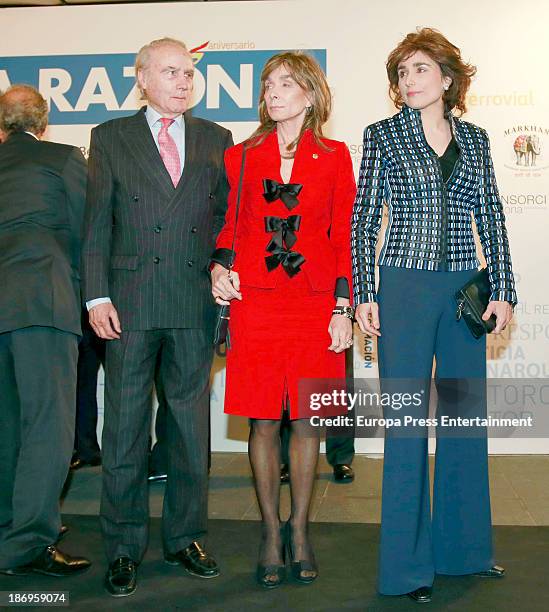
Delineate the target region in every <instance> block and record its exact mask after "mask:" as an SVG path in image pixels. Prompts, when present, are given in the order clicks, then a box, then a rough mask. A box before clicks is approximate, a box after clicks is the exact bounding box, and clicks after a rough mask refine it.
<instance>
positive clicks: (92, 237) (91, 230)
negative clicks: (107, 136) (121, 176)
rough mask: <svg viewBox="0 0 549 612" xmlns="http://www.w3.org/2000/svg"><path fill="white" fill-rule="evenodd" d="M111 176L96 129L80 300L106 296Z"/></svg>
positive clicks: (90, 161) (91, 163)
mask: <svg viewBox="0 0 549 612" xmlns="http://www.w3.org/2000/svg"><path fill="white" fill-rule="evenodd" d="M113 190H114V186H113V176H112V170H111V166H110V163H109V159H108V157H107V154H106V151H105V148H104V146H103V143H102V142H101V138H100V135H99V134H98V132H97V129H93V130H92V133H91V144H90V156H89V158H88V187H87V193H86V215H85V220H84V244H83V248H82V278H83V296H84V301H85V302H89V301H90V300H93V299H96V298H100V297H109V261H110V253H111V240H112V225H113V223H112V218H113V196H114V193H113Z"/></svg>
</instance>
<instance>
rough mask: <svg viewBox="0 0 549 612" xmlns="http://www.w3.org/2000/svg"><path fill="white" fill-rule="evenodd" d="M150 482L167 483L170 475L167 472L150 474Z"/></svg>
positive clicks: (151, 472)
mask: <svg viewBox="0 0 549 612" xmlns="http://www.w3.org/2000/svg"><path fill="white" fill-rule="evenodd" d="M148 479H149V482H166V480H168V474H166V472H153V471H150V472H149V476H148Z"/></svg>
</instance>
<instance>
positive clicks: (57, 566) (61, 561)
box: [0, 545, 91, 577]
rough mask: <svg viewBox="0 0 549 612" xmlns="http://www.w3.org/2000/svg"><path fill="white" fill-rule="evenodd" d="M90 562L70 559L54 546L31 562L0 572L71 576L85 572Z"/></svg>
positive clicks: (76, 558)
mask: <svg viewBox="0 0 549 612" xmlns="http://www.w3.org/2000/svg"><path fill="white" fill-rule="evenodd" d="M90 565H91V562H90V561H89V560H88V559H86V558H85V557H71V556H70V555H67V554H65V553H64V552H62V551H60V550H59V549H58V548H56V547H55V546H53V545H52V546H47V547H46V548H45V549H44V550H43V551H42V552H41V553H40V554H39V555H38V556H37V557H36V559H34V560H33V561H31V562H30V563H28V564H27V565H20V566H19V567H14V568H11V569H5V570H0V571H1V572H2V573H3V574H7V575H8V576H26V575H28V574H44V575H45V576H58V577H62V576H72V575H74V574H79V573H82V572H84V571H86V570H87V569H88V568H89V567H90Z"/></svg>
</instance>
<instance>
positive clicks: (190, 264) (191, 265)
mask: <svg viewBox="0 0 549 612" xmlns="http://www.w3.org/2000/svg"><path fill="white" fill-rule="evenodd" d="M193 264H194V261H193V260H192V259H189V260H188V261H187V265H188V266H189V268H192V267H193Z"/></svg>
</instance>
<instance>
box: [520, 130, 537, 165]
mask: <svg viewBox="0 0 549 612" xmlns="http://www.w3.org/2000/svg"><path fill="white" fill-rule="evenodd" d="M513 149H514V151H515V155H516V158H517V166H527V167H533V166H535V165H536V159H537V157H538V155H539V154H540V153H541V146H540V143H539V136H537V135H536V134H529V135H526V134H520V135H519V136H517V137H516V138H515V142H514V143H513Z"/></svg>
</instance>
